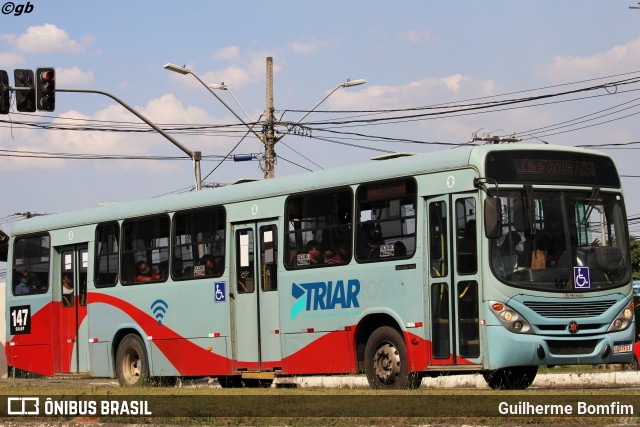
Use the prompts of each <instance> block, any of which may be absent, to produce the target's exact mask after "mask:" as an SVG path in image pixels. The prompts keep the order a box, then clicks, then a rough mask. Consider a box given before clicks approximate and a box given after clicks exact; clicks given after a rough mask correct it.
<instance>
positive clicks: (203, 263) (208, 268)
mask: <svg viewBox="0 0 640 427" xmlns="http://www.w3.org/2000/svg"><path fill="white" fill-rule="evenodd" d="M221 273H222V269H221V267H219V266H218V265H216V261H215V259H213V257H212V256H211V255H205V256H203V257H202V258H200V264H199V265H196V266H195V267H194V269H193V275H194V276H219V275H220V274H221Z"/></svg>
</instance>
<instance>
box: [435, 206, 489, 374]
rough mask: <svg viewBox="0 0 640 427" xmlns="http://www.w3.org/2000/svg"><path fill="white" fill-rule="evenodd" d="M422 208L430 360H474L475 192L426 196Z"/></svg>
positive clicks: (476, 352)
mask: <svg viewBox="0 0 640 427" xmlns="http://www.w3.org/2000/svg"><path fill="white" fill-rule="evenodd" d="M427 212H428V216H427V236H426V239H427V241H426V244H425V248H426V257H427V262H428V265H429V269H428V277H427V278H426V280H425V283H427V284H428V287H429V289H428V290H426V291H425V293H426V294H427V295H428V298H427V301H428V302H427V307H425V309H426V310H425V312H426V313H428V314H427V316H428V319H427V321H428V322H429V324H430V328H429V329H430V331H431V332H430V334H431V336H430V337H429V338H430V341H431V351H430V354H429V355H428V359H429V364H430V365H432V366H451V365H469V364H475V363H477V361H478V359H479V357H480V340H479V338H480V337H479V316H478V312H479V300H478V296H479V290H478V277H479V273H478V256H477V255H478V239H477V224H476V197H475V195H465V194H455V195H447V196H441V197H435V198H431V199H428V200H427ZM425 274H426V273H425Z"/></svg>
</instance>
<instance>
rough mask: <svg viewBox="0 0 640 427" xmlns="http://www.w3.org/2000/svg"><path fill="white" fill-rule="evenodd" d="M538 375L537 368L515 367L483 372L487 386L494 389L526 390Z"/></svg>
mask: <svg viewBox="0 0 640 427" xmlns="http://www.w3.org/2000/svg"><path fill="white" fill-rule="evenodd" d="M537 373H538V367H537V366H513V367H510V368H501V369H496V370H493V371H483V372H482V376H483V377H484V380H485V381H486V382H487V385H488V386H489V387H491V388H493V389H501V390H524V389H525V388H527V387H529V386H530V385H531V383H532V382H533V380H534V379H535V378H536V374H537Z"/></svg>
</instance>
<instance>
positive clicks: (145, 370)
mask: <svg viewBox="0 0 640 427" xmlns="http://www.w3.org/2000/svg"><path fill="white" fill-rule="evenodd" d="M116 376H117V377H118V382H119V383H120V385H122V386H124V387H132V386H139V385H146V384H147V381H148V380H149V362H148V359H147V349H146V348H145V346H144V342H143V341H142V339H141V338H140V337H139V336H138V335H136V334H129V335H127V336H125V337H124V338H123V340H122V341H120V345H119V346H118V352H117V353H116Z"/></svg>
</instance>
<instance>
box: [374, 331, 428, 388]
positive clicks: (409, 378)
mask: <svg viewBox="0 0 640 427" xmlns="http://www.w3.org/2000/svg"><path fill="white" fill-rule="evenodd" d="M408 368H409V367H408V361H407V347H406V345H405V343H404V339H403V338H402V335H401V334H400V333H399V332H398V331H397V330H396V329H394V328H392V327H389V326H381V327H379V328H378V329H376V330H375V331H373V333H372V334H371V336H370V337H369V339H368V340H367V345H366V346H365V350H364V369H365V372H366V374H367V380H368V381H369V386H371V388H374V389H403V388H416V387H418V386H420V380H422V377H421V376H420V375H419V374H417V373H411V374H409V372H408Z"/></svg>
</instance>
